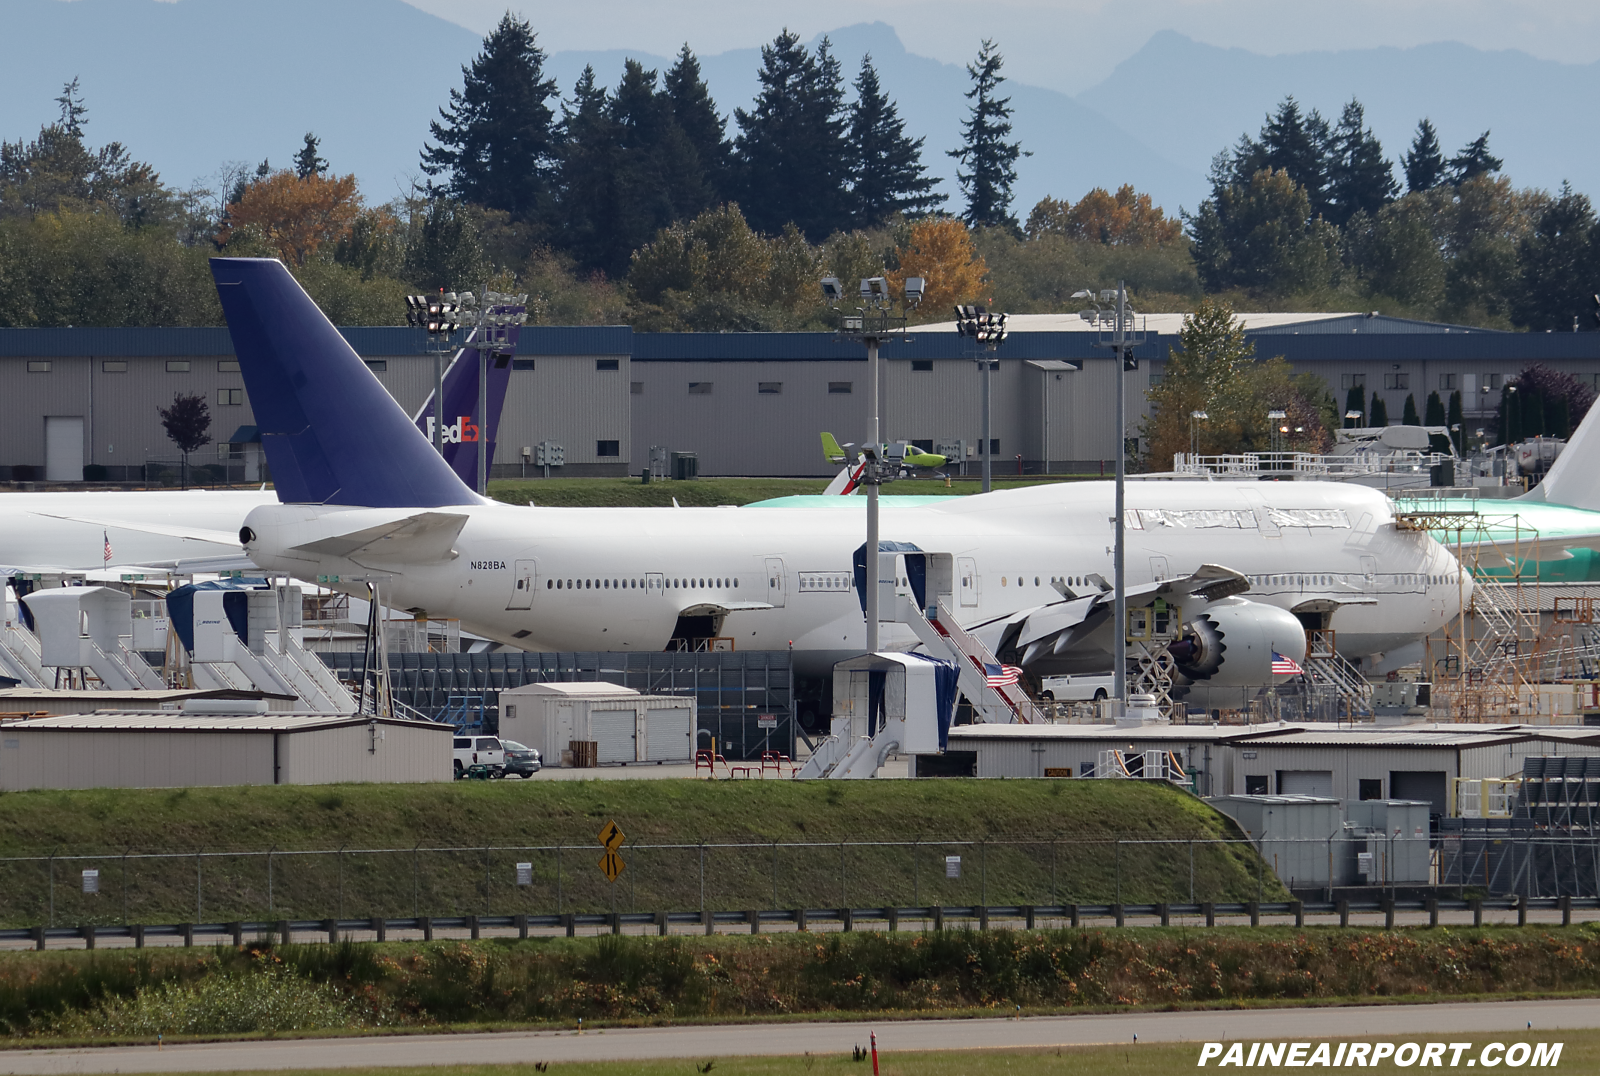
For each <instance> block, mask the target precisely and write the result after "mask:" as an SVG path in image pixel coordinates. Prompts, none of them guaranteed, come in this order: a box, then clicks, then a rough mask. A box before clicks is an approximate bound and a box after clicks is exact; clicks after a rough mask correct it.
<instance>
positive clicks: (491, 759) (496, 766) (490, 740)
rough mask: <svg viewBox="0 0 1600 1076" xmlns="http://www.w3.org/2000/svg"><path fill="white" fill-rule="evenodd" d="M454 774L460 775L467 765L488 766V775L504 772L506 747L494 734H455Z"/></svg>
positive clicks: (497, 774)
mask: <svg viewBox="0 0 1600 1076" xmlns="http://www.w3.org/2000/svg"><path fill="white" fill-rule="evenodd" d="M454 749H455V760H456V767H455V768H456V776H457V777H460V776H461V775H462V774H463V773H465V772H466V771H467V767H468V766H477V765H483V766H487V767H489V776H490V777H499V776H501V775H503V774H504V773H505V772H506V749H505V746H504V745H503V744H501V743H500V740H499V738H498V737H495V736H457V737H456V738H455V744H454Z"/></svg>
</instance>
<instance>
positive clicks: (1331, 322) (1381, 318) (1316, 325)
mask: <svg viewBox="0 0 1600 1076" xmlns="http://www.w3.org/2000/svg"><path fill="white" fill-rule="evenodd" d="M1246 332H1248V333H1250V334H1252V335H1255V336H1329V335H1335V334H1338V335H1344V336H1349V335H1351V334H1352V333H1369V334H1374V335H1392V334H1406V333H1410V334H1413V335H1416V334H1424V333H1499V334H1501V335H1506V333H1507V330H1505V329H1480V328H1476V327H1474V326H1471V325H1457V324H1454V323H1452V322H1447V321H1419V320H1415V319H1412V318H1397V317H1392V316H1390V315H1387V314H1351V315H1349V316H1348V317H1342V318H1318V319H1316V320H1315V321H1295V322H1290V323H1288V324H1284V325H1270V326H1266V327H1264V328H1260V329H1247V330H1246Z"/></svg>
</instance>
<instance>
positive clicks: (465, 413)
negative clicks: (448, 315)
mask: <svg viewBox="0 0 1600 1076" xmlns="http://www.w3.org/2000/svg"><path fill="white" fill-rule="evenodd" d="M496 309H497V310H499V309H505V310H508V311H509V310H521V309H522V308H521V307H506V308H498V307H497V308H496ZM517 335H518V333H517V326H515V325H512V326H510V327H508V328H505V329H501V330H498V336H499V339H496V340H495V341H494V342H493V344H492V345H491V344H487V343H486V344H485V345H484V347H483V354H484V355H485V356H487V359H488V361H487V362H485V363H484V367H485V369H486V370H487V372H488V385H489V390H488V392H487V394H486V396H485V400H486V410H487V415H488V421H483V420H481V419H480V418H479V416H478V359H479V349H478V340H477V331H476V330H475V331H474V332H473V335H472V336H470V337H468V339H467V343H466V346H465V347H463V348H462V349H461V350H460V351H458V352H456V357H455V359H454V360H453V361H452V362H451V363H450V368H449V369H448V370H446V371H445V373H444V419H443V422H442V423H441V425H442V426H443V427H444V435H443V437H442V438H441V441H442V443H441V445H440V447H441V449H442V450H443V452H444V458H445V462H446V463H448V464H449V465H450V469H451V470H453V471H454V472H455V473H456V477H457V478H459V479H461V481H462V482H464V483H466V484H467V485H468V486H470V487H472V488H477V485H478V439H479V438H480V437H482V438H485V439H486V440H487V441H488V444H486V445H485V446H484V459H486V460H487V461H488V462H489V464H491V465H493V463H494V446H495V434H496V432H497V431H498V430H499V428H500V411H501V409H502V408H503V407H504V406H505V402H506V390H507V389H508V388H510V386H511V356H512V355H513V354H514V353H515V352H516V350H517ZM415 422H416V424H417V429H419V430H421V431H422V436H423V437H425V438H427V440H428V443H429V444H432V443H433V393H431V392H430V393H428V399H427V400H426V401H425V402H424V403H423V405H422V407H421V408H420V409H419V410H418V411H417V414H416V417H415Z"/></svg>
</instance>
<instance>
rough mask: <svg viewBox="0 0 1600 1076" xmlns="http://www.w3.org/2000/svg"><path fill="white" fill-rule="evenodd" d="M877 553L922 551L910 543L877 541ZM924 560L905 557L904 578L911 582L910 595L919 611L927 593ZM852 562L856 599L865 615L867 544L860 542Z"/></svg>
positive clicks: (926, 572)
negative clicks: (853, 562)
mask: <svg viewBox="0 0 1600 1076" xmlns="http://www.w3.org/2000/svg"><path fill="white" fill-rule="evenodd" d="M878 552H880V553H906V554H912V553H916V554H920V553H921V552H922V550H920V549H918V548H917V547H916V546H914V545H912V544H911V543H910V542H886V541H882V540H879V542H878ZM926 559H927V558H925V557H922V556H915V557H913V556H909V555H908V556H907V557H906V578H908V579H910V580H911V593H912V594H914V595H916V599H917V607H918V608H919V609H920V608H925V607H926V604H925V597H924V595H925V594H926V591H927V577H928V570H927V565H926V564H925V563H924V561H925V560H926ZM854 560H855V568H856V598H857V599H858V600H859V601H860V602H861V612H862V613H863V614H865V613H866V611H867V543H865V542H862V543H861V544H860V545H859V546H857V547H856V551H855V554H854Z"/></svg>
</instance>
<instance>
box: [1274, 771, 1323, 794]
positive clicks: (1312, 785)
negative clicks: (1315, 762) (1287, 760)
mask: <svg viewBox="0 0 1600 1076" xmlns="http://www.w3.org/2000/svg"><path fill="white" fill-rule="evenodd" d="M1278 795H1280V796H1332V795H1333V771H1332V770H1279V771H1278Z"/></svg>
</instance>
